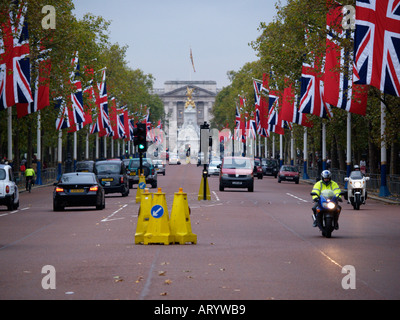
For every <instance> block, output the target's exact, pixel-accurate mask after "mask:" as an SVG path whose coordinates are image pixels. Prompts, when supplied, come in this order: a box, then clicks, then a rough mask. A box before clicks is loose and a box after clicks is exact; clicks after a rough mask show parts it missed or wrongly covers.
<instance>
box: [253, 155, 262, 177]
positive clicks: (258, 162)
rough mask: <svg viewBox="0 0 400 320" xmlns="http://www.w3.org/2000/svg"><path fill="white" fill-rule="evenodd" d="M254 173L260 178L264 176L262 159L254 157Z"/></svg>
mask: <svg viewBox="0 0 400 320" xmlns="http://www.w3.org/2000/svg"><path fill="white" fill-rule="evenodd" d="M253 174H254V175H255V176H257V178H258V179H262V178H263V176H264V173H263V169H262V166H261V159H259V158H254V170H253Z"/></svg>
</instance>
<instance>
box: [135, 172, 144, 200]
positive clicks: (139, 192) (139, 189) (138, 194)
mask: <svg viewBox="0 0 400 320" xmlns="http://www.w3.org/2000/svg"><path fill="white" fill-rule="evenodd" d="M144 188H146V178H145V177H144V175H143V173H141V174H140V176H139V182H138V187H137V190H136V203H139V202H140V200H141V199H142V193H143V190H144Z"/></svg>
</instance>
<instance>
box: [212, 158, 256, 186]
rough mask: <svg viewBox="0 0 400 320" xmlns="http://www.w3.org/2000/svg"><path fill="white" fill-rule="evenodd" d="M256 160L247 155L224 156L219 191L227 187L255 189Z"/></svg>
mask: <svg viewBox="0 0 400 320" xmlns="http://www.w3.org/2000/svg"><path fill="white" fill-rule="evenodd" d="M253 167H254V162H253V161H252V160H251V159H250V158H246V157H224V158H223V160H222V163H221V165H220V168H221V171H220V174H219V191H224V189H225V188H226V187H227V188H247V189H248V191H249V192H253V191H254V177H253Z"/></svg>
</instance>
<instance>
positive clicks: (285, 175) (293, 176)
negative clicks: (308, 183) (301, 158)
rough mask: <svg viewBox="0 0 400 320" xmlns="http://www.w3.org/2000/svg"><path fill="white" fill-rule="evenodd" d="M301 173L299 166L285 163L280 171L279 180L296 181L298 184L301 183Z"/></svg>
mask: <svg viewBox="0 0 400 320" xmlns="http://www.w3.org/2000/svg"><path fill="white" fill-rule="evenodd" d="M299 179H300V173H299V170H298V169H297V167H295V166H292V165H283V166H282V167H281V169H280V170H279V173H278V182H279V183H281V181H294V182H295V183H296V184H298V183H299Z"/></svg>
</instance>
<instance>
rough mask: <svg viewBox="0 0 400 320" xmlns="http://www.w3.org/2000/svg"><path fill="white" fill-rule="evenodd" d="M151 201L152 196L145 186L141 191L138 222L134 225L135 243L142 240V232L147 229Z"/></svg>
mask: <svg viewBox="0 0 400 320" xmlns="http://www.w3.org/2000/svg"><path fill="white" fill-rule="evenodd" d="M152 201H153V196H152V194H151V193H149V189H148V188H145V189H144V192H143V193H142V199H141V200H140V207H139V214H138V222H137V225H136V233H135V244H139V243H143V242H144V234H145V233H146V230H147V225H148V223H149V219H150V210H151V204H152Z"/></svg>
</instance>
